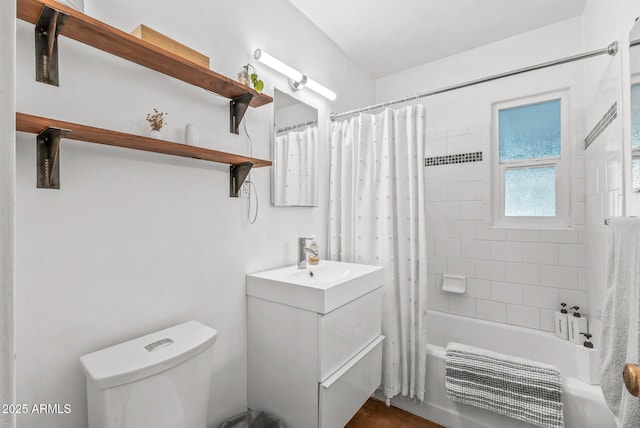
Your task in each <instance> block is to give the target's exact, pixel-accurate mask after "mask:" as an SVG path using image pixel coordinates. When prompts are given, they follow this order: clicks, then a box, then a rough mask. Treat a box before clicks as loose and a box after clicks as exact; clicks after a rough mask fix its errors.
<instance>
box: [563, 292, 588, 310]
mask: <svg viewBox="0 0 640 428" xmlns="http://www.w3.org/2000/svg"><path fill="white" fill-rule="evenodd" d="M558 295H559V298H560V301H561V302H564V303H566V304H567V307H568V308H570V307H571V306H580V310H579V311H578V312H580V313H585V312H586V310H587V309H586V308H587V293H586V292H584V291H578V290H558Z"/></svg>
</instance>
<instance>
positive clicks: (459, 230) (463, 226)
mask: <svg viewBox="0 0 640 428" xmlns="http://www.w3.org/2000/svg"><path fill="white" fill-rule="evenodd" d="M447 234H448V236H449V238H461V239H473V238H474V237H475V236H476V224H475V222H474V221H471V220H451V221H449V222H447Z"/></svg>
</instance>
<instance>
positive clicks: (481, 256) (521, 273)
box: [425, 112, 586, 331]
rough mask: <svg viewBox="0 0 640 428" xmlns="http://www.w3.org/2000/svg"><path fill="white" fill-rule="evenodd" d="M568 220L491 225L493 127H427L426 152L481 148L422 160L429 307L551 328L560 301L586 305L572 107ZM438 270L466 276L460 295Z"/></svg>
mask: <svg viewBox="0 0 640 428" xmlns="http://www.w3.org/2000/svg"><path fill="white" fill-rule="evenodd" d="M572 116H573V120H572V135H573V141H574V143H573V147H572V163H571V172H572V174H571V175H572V181H573V191H572V201H573V203H572V217H573V223H574V224H573V227H572V228H570V229H563V230H538V229H499V228H493V227H491V222H492V213H491V150H490V148H491V146H490V127H489V126H487V127H486V128H483V129H476V130H462V131H448V132H441V133H431V134H429V135H428V136H427V148H426V153H427V156H428V157H432V156H443V155H453V154H459V153H471V152H479V151H481V152H482V153H483V160H482V161H479V162H468V163H458V164H449V165H438V166H427V167H425V168H426V177H427V183H428V184H427V200H428V204H427V224H428V229H427V230H428V248H429V260H428V268H429V308H430V309H434V310H438V311H444V312H449V313H453V314H459V315H464V316H469V317H475V318H480V319H485V320H491V321H497V322H502V323H507V324H513V325H518V326H523V327H530V328H535V329H541V330H547V331H553V330H554V312H555V311H556V310H557V308H558V306H559V304H560V302H566V303H568V304H570V305H578V306H581V307H584V306H585V304H586V292H585V290H586V287H585V234H584V232H583V227H584V223H585V218H584V213H585V192H584V188H585V183H584V145H583V143H582V139H583V137H584V131H583V129H582V120H581V119H580V118H581V117H582V113H581V112H578V113H575V114H573V115H572ZM443 274H451V275H461V276H465V277H466V278H467V291H466V293H465V294H464V295H452V294H448V293H445V292H443V291H442V277H443Z"/></svg>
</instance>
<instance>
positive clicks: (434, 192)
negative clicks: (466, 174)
mask: <svg viewBox="0 0 640 428" xmlns="http://www.w3.org/2000/svg"><path fill="white" fill-rule="evenodd" d="M447 200H448V194H447V184H446V183H429V184H427V201H429V202H437V201H441V202H444V201H447Z"/></svg>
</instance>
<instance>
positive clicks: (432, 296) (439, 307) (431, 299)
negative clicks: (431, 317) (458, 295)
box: [427, 291, 449, 312]
mask: <svg viewBox="0 0 640 428" xmlns="http://www.w3.org/2000/svg"><path fill="white" fill-rule="evenodd" d="M427 308H429V309H430V310H432V311H440V312H448V311H449V298H448V296H447V295H446V294H444V293H443V292H441V291H435V292H433V291H429V292H428V293H427Z"/></svg>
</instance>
